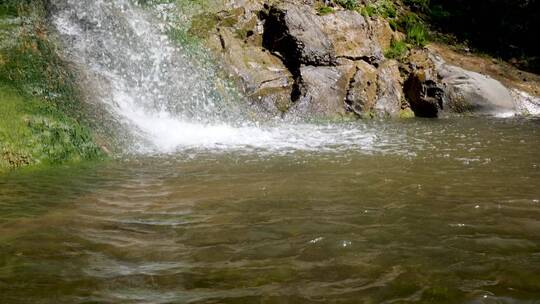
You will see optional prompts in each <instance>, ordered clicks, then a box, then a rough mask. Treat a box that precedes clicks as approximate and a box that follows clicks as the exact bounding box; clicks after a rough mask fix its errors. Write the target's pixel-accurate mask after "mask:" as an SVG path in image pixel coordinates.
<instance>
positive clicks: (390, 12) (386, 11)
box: [378, 0, 397, 18]
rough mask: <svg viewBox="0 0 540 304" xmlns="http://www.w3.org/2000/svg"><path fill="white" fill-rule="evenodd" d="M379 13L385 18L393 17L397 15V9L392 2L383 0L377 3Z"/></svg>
mask: <svg viewBox="0 0 540 304" xmlns="http://www.w3.org/2000/svg"><path fill="white" fill-rule="evenodd" d="M378 11H379V14H380V15H381V16H383V17H385V18H395V17H396V16H397V10H396V7H395V5H394V2H392V1H389V0H384V1H381V2H379V3H378Z"/></svg>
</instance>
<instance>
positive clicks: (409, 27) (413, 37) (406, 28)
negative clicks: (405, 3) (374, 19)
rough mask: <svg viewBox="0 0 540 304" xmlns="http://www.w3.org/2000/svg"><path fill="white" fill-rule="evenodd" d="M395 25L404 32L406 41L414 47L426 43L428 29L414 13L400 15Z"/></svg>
mask: <svg viewBox="0 0 540 304" xmlns="http://www.w3.org/2000/svg"><path fill="white" fill-rule="evenodd" d="M397 25H398V28H399V30H400V31H402V32H404V33H405V35H406V41H407V43H410V44H412V45H414V46H416V47H423V46H425V45H426V44H427V43H428V41H429V30H428V29H427V27H426V25H425V23H424V21H423V20H422V19H421V18H420V17H418V15H416V14H415V13H407V14H405V15H403V16H400V17H399V19H398V21H397Z"/></svg>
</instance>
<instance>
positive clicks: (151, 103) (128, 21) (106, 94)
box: [52, 0, 395, 153]
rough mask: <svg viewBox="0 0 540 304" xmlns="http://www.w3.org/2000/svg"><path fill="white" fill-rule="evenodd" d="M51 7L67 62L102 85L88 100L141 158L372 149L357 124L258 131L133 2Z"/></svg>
mask: <svg viewBox="0 0 540 304" xmlns="http://www.w3.org/2000/svg"><path fill="white" fill-rule="evenodd" d="M52 2H53V5H54V10H53V11H54V13H53V22H54V24H55V26H56V28H57V30H58V32H59V33H60V36H61V37H62V40H63V43H64V45H65V48H66V51H65V52H66V57H67V58H68V59H69V60H70V61H72V62H73V63H75V64H76V65H77V66H79V67H81V68H82V69H84V70H85V71H86V73H87V74H89V75H91V78H92V79H93V81H94V82H97V83H100V84H101V85H100V86H96V89H93V91H92V92H93V93H92V95H94V96H91V98H93V99H96V100H97V102H99V103H101V104H102V105H103V106H104V107H106V109H107V110H108V111H109V112H110V113H111V114H112V115H113V116H114V117H115V118H116V119H118V120H119V121H121V122H122V123H123V124H124V125H126V126H127V127H128V128H129V132H130V133H131V134H132V135H133V137H134V138H136V142H137V143H138V144H137V145H136V147H133V148H132V149H134V150H136V151H138V152H158V153H168V152H174V151H177V150H182V149H192V148H197V149H231V148H233V149H246V148H253V149H266V150H275V149H295V150H298V149H303V150H306V149H307V150H309V149H324V148H325V147H327V148H330V149H335V147H336V146H337V145H339V146H348V147H349V148H351V146H355V147H357V148H359V149H369V148H370V147H371V146H372V144H373V142H374V138H375V136H374V135H373V134H371V133H370V132H368V131H366V130H365V127H362V126H360V125H354V126H352V125H351V126H348V127H347V126H337V127H336V126H332V125H310V124H292V123H286V122H279V123H278V124H274V126H272V124H270V125H266V126H261V125H260V124H258V123H257V122H253V121H249V120H248V119H245V118H243V117H245V116H246V115H244V114H242V111H241V110H239V109H241V108H242V107H244V108H245V107H247V104H246V103H245V102H244V104H243V106H242V102H241V101H239V100H238V98H237V99H236V100H231V96H232V97H234V96H235V95H234V93H231V92H229V91H230V90H229V89H228V87H227V84H226V81H224V80H222V79H220V77H219V76H218V75H217V69H215V68H212V67H210V66H209V65H205V64H200V63H197V62H196V61H193V60H192V58H190V56H189V55H188V54H186V52H185V50H184V49H183V48H182V46H178V45H175V44H174V43H172V42H171V41H170V39H169V37H168V36H167V35H166V30H167V26H166V24H165V23H163V21H162V20H159V18H154V17H153V16H152V15H151V13H150V12H148V11H146V10H145V9H143V8H142V7H140V6H138V5H136V4H133V2H132V1H130V0H109V1H107V0H53V1H52ZM380 135H381V134H378V135H377V137H378V138H379V139H380V138H381V136H380ZM394 140H395V139H394Z"/></svg>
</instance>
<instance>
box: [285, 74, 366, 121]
mask: <svg viewBox="0 0 540 304" xmlns="http://www.w3.org/2000/svg"><path fill="white" fill-rule="evenodd" d="M354 72H355V66H354V65H342V66H321V67H315V66H303V67H301V68H300V75H301V78H302V80H301V83H300V97H299V99H298V101H296V103H295V105H294V107H293V108H292V113H293V115H296V116H299V117H303V118H319V117H321V118H324V117H329V118H336V117H338V116H342V115H344V114H345V99H346V97H347V90H348V87H349V80H350V79H351V77H352V75H353V73H354Z"/></svg>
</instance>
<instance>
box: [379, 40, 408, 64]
mask: <svg viewBox="0 0 540 304" xmlns="http://www.w3.org/2000/svg"><path fill="white" fill-rule="evenodd" d="M408 50H409V47H408V46H407V43H405V41H397V40H392V42H391V43H390V48H389V49H388V50H386V52H385V53H384V56H385V57H386V58H390V59H400V58H401V57H403V56H404V55H405V53H406V52H407V51H408Z"/></svg>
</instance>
